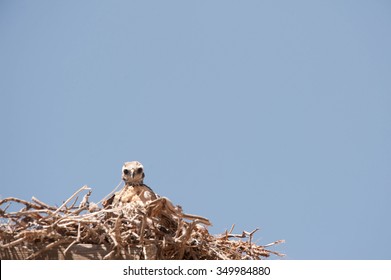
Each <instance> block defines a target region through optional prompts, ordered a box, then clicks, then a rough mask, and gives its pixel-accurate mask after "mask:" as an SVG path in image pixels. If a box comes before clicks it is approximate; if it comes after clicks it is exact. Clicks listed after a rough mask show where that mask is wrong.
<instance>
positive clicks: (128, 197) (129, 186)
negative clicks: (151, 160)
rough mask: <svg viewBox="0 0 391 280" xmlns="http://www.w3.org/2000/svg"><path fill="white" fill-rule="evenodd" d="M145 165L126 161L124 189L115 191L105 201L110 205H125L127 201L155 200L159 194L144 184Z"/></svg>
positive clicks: (105, 205)
mask: <svg viewBox="0 0 391 280" xmlns="http://www.w3.org/2000/svg"><path fill="white" fill-rule="evenodd" d="M144 177H145V174H144V167H143V165H142V164H141V163H140V162H138V161H131V162H125V163H124V165H123V167H122V180H124V182H125V186H124V187H123V189H122V190H121V191H119V192H117V193H115V194H114V195H113V196H112V197H111V198H109V199H108V200H107V201H105V203H104V207H105V208H106V207H107V206H108V205H112V206H113V207H116V206H123V205H124V204H126V203H131V202H140V203H142V204H146V203H147V202H149V201H152V200H155V199H156V198H157V197H158V196H157V195H156V194H155V192H154V191H153V190H152V189H151V188H150V187H148V186H147V185H145V184H144V182H143V180H144Z"/></svg>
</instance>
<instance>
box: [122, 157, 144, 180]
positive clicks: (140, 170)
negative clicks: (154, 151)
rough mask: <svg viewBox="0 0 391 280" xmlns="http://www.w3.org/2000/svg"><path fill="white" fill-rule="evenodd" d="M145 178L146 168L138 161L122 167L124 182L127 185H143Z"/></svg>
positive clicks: (127, 163)
mask: <svg viewBox="0 0 391 280" xmlns="http://www.w3.org/2000/svg"><path fill="white" fill-rule="evenodd" d="M144 176H145V175H144V166H143V165H142V164H141V163H140V162H138V161H131V162H125V163H124V165H123V166H122V180H124V181H125V184H129V185H138V184H142V183H143V179H144Z"/></svg>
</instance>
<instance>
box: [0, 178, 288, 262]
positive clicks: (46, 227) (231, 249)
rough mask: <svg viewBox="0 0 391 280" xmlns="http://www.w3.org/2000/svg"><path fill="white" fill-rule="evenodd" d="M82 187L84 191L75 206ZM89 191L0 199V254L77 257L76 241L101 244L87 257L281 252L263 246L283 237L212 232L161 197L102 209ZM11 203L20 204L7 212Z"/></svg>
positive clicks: (228, 256)
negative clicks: (257, 239)
mask: <svg viewBox="0 0 391 280" xmlns="http://www.w3.org/2000/svg"><path fill="white" fill-rule="evenodd" d="M81 192H87V193H86V194H85V195H84V197H83V199H82V201H81V202H80V204H79V205H77V206H76V202H77V200H78V195H79V194H80V193H81ZM90 195H91V190H90V189H89V188H88V187H87V186H84V187H82V188H81V189H79V190H78V191H77V192H76V193H74V194H73V195H72V196H71V197H70V198H69V199H67V200H66V201H65V202H64V203H63V204H62V205H61V206H60V207H54V206H50V205H47V204H46V203H43V202H41V201H40V200H38V199H37V198H34V197H33V198H32V201H31V202H28V201H25V200H21V199H17V198H12V197H10V198H6V199H3V200H1V201H0V207H1V208H0V252H1V253H2V254H1V259H6V258H10V259H15V258H16V257H15V256H13V255H12V254H6V252H7V251H10V250H11V251H12V250H14V251H15V250H21V249H26V250H27V252H28V253H27V254H25V255H24V256H23V257H22V258H23V259H47V258H48V257H47V253H48V251H53V250H54V251H56V253H58V254H57V255H56V256H58V258H64V259H69V258H70V259H75V257H72V256H74V255H72V254H71V253H72V251H75V250H76V248H77V247H78V246H95V247H97V246H98V247H99V248H103V253H101V254H93V255H91V256H90V257H89V258H93V259H158V260H183V259H187V260H248V259H251V260H252V259H265V258H268V257H269V256H270V255H271V254H274V255H277V256H283V254H280V253H278V252H275V251H271V250H269V249H267V248H268V247H270V246H273V245H275V244H278V243H282V242H284V241H283V240H278V241H275V242H272V243H270V244H267V245H264V246H262V245H257V244H255V243H254V242H253V234H254V233H255V232H256V231H257V229H256V230H254V231H252V232H246V231H243V232H242V233H241V234H233V233H232V232H233V228H234V227H232V228H231V229H230V230H229V231H226V232H225V233H223V234H221V235H217V236H215V235H211V234H210V233H209V232H208V229H207V226H209V225H211V223H210V222H209V220H208V219H206V218H203V217H200V216H196V215H189V214H185V213H183V211H182V208H181V207H180V206H174V205H173V204H172V203H171V201H170V200H169V199H167V198H164V197H160V198H158V199H156V200H153V201H151V202H149V203H147V204H145V205H144V204H142V203H128V204H126V205H123V206H121V207H115V208H112V207H106V208H101V207H99V206H98V204H95V203H92V202H89V201H88V199H89V196H90ZM11 204H14V205H15V204H16V205H22V206H23V207H22V209H21V210H19V211H16V212H9V211H8V209H9V208H10V205H11ZM95 247H94V248H95ZM82 254H83V253H82ZM84 254H88V252H85V253H84ZM60 255H61V256H62V257H60ZM19 258H20V257H19Z"/></svg>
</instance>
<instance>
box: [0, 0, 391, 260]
mask: <svg viewBox="0 0 391 280" xmlns="http://www.w3.org/2000/svg"><path fill="white" fill-rule="evenodd" d="M390 15H391V3H390V1H0V79H1V82H0V124H1V138H0V151H1V157H0V195H1V197H2V198H4V197H8V196H15V197H19V198H23V199H28V200H29V199H31V197H32V196H36V197H38V198H39V199H41V200H42V201H45V202H47V203H50V204H57V205H60V204H61V203H62V202H63V201H64V200H65V199H67V198H68V197H69V196H70V195H71V194H72V193H73V192H74V191H76V190H77V189H78V188H80V187H81V186H82V185H84V184H87V185H89V186H90V187H91V188H92V189H93V195H92V200H93V201H99V200H100V199H101V198H102V197H104V196H105V195H106V194H107V193H109V192H110V191H111V190H112V189H113V188H114V187H115V186H116V185H117V184H118V183H119V182H120V172H121V166H122V164H123V162H125V161H132V160H138V161H141V162H142V163H143V164H144V166H145V169H146V180H145V182H146V183H147V184H148V185H149V186H150V187H152V188H153V189H154V190H155V191H156V192H157V193H159V194H160V195H163V196H167V197H169V198H170V199H171V200H172V201H173V202H174V203H175V204H180V205H182V207H183V208H184V211H185V212H187V213H192V214H198V215H203V216H206V217H208V218H209V219H211V221H212V222H213V227H211V228H210V231H211V232H212V233H222V232H223V231H224V230H225V229H229V228H230V227H231V225H232V224H236V231H237V232H241V230H249V231H250V230H253V229H254V228H257V227H260V228H261V230H260V231H259V232H258V233H257V234H256V236H255V239H256V240H257V241H258V243H261V244H266V243H269V242H272V241H274V240H277V239H286V241H287V243H286V244H285V245H281V246H278V247H276V248H275V249H276V250H279V251H282V252H284V253H286V254H287V259H391V250H390V249H391V239H390V236H391V219H390V214H391V203H390V202H391V145H390V143H391V16H390Z"/></svg>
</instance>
